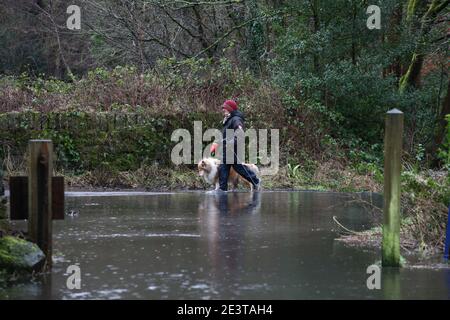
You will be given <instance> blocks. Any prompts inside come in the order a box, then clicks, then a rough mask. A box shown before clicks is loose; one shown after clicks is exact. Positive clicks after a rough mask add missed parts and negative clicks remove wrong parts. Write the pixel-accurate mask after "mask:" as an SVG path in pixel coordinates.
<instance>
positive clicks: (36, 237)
mask: <svg viewBox="0 0 450 320" xmlns="http://www.w3.org/2000/svg"><path fill="white" fill-rule="evenodd" d="M52 155H53V144H52V141H51V140H30V142H29V170H30V171H29V173H28V209H29V217H28V232H29V235H30V240H31V241H33V242H34V243H36V244H37V245H38V246H39V248H41V250H42V251H43V252H44V254H45V256H46V266H47V267H48V268H51V265H52V171H53V168H52V167H53V159H52Z"/></svg>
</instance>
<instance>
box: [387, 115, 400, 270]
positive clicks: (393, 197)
mask: <svg viewBox="0 0 450 320" xmlns="http://www.w3.org/2000/svg"><path fill="white" fill-rule="evenodd" d="M403 118H404V115H403V112H401V111H400V110H397V109H392V110H390V111H389V112H388V113H387V114H386V128H385V136H384V209H383V213H384V221H383V245H382V266H383V267H399V266H400V207H401V190H400V184H401V181H400V176H401V169H402V161H401V160H402V141H403Z"/></svg>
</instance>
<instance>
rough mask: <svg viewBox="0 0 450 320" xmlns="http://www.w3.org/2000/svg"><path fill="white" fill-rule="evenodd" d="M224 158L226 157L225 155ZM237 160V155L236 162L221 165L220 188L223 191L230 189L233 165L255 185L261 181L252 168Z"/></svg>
mask: <svg viewBox="0 0 450 320" xmlns="http://www.w3.org/2000/svg"><path fill="white" fill-rule="evenodd" d="M224 159H226V158H225V157H224ZM236 160H237V159H236V155H235V156H234V164H226V163H223V164H221V165H220V166H219V185H220V189H221V190H223V191H227V190H228V176H229V175H230V169H231V167H233V169H234V170H236V172H237V173H238V174H239V175H241V176H242V177H243V178H244V179H245V180H247V181H248V182H250V183H251V184H253V186H256V185H257V184H258V183H259V179H258V177H257V176H256V174H255V173H254V172H253V171H252V170H250V169H248V168H246V167H245V166H244V165H243V164H241V163H238V162H237V161H236Z"/></svg>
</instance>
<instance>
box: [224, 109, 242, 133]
mask: <svg viewBox="0 0 450 320" xmlns="http://www.w3.org/2000/svg"><path fill="white" fill-rule="evenodd" d="M244 119H245V118H244V114H243V113H242V112H240V111H239V110H235V111H233V112H231V114H230V116H229V117H228V119H227V120H226V121H225V123H224V124H223V129H222V137H223V138H224V139H226V137H227V129H233V130H236V129H238V128H239V126H241V127H242V130H244Z"/></svg>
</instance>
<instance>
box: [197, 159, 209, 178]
mask: <svg viewBox="0 0 450 320" xmlns="http://www.w3.org/2000/svg"><path fill="white" fill-rule="evenodd" d="M197 167H198V175H199V176H200V177H201V176H203V175H204V174H205V173H207V172H209V171H210V170H209V167H210V166H209V164H208V161H206V160H205V159H203V160H201V161H200V162H199V163H198V166H197Z"/></svg>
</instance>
